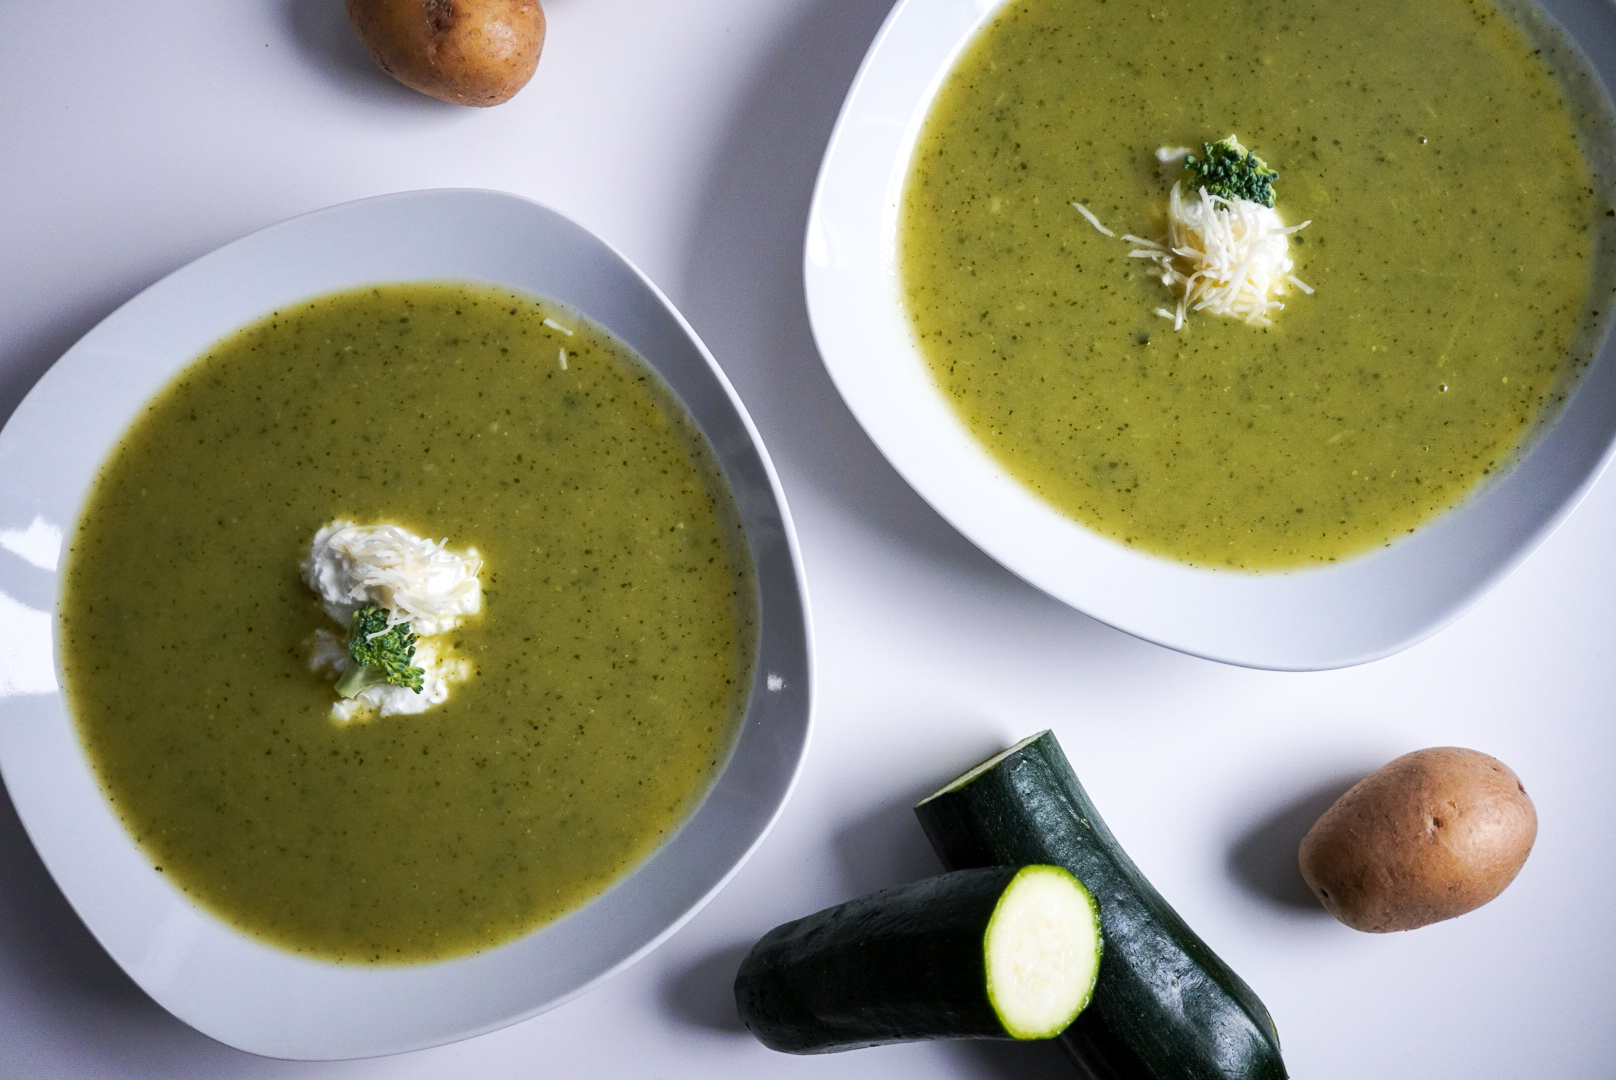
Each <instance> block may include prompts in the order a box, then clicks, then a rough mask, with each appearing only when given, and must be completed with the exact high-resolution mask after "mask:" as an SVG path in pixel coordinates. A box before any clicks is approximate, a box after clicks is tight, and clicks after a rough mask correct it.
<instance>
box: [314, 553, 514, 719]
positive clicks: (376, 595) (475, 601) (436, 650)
mask: <svg viewBox="0 0 1616 1080" xmlns="http://www.w3.org/2000/svg"><path fill="white" fill-rule="evenodd" d="M481 571H482V559H481V558H480V557H479V556H478V554H477V550H476V549H475V548H468V549H466V550H465V551H464V552H456V551H451V550H450V549H449V546H448V541H446V540H429V539H426V538H424V537H420V536H417V535H415V534H414V533H412V532H410V531H409V530H408V529H406V528H404V527H403V526H400V525H392V524H379V525H357V524H355V523H354V522H351V521H333V522H331V524H329V525H326V526H325V527H324V528H322V529H321V530H320V531H319V532H317V533H316V534H315V536H314V542H313V544H311V545H310V547H309V554H308V557H307V558H305V559H304V560H303V580H304V581H306V582H307V583H308V586H309V588H311V589H313V590H314V592H315V594H316V595H317V596H319V598H320V602H321V604H322V605H323V606H324V608H325V612H326V614H327V615H329V616H330V617H331V619H332V620H333V621H334V622H336V623H338V624H340V625H341V626H342V627H343V630H342V631H341V632H338V631H333V630H330V629H322V630H319V631H316V634H315V645H314V650H313V653H312V655H311V656H310V658H309V666H310V667H311V668H313V669H314V670H315V671H317V672H319V673H321V674H323V675H327V676H329V677H330V678H332V679H336V678H338V677H340V676H341V675H342V673H343V672H344V671H346V670H347V669H348V667H349V665H350V664H352V662H353V660H352V657H350V656H349V654H348V647H347V643H346V637H347V632H346V628H347V626H348V624H349V623H350V622H351V621H352V620H353V616H354V612H356V611H358V610H359V609H360V608H361V607H364V606H365V605H366V604H375V605H376V606H377V607H380V608H381V609H383V610H384V611H386V612H387V620H388V624H389V625H397V624H398V623H405V622H407V623H409V624H410V629H411V630H413V631H414V632H415V633H416V634H417V635H418V636H419V640H418V641H417V642H416V646H415V659H414V661H413V662H414V664H415V666H416V667H419V668H421V669H422V670H423V671H424V672H425V675H424V677H423V679H422V686H421V691H420V693H416V692H415V691H414V690H411V689H409V688H408V687H404V686H391V685H383V686H372V687H370V688H368V689H366V690H364V691H361V692H360V693H359V694H358V695H357V696H355V697H353V698H348V699H342V700H338V701H337V702H336V703H335V704H333V705H332V707H331V715H332V718H333V719H336V720H339V721H342V722H347V721H349V720H352V719H354V717H356V716H357V715H358V714H360V713H361V712H365V711H367V710H374V711H375V712H377V713H379V714H380V715H382V716H393V715H398V714H407V713H421V712H425V711H426V710H427V709H430V708H431V707H432V706H434V705H438V704H441V703H442V702H444V701H446V700H448V697H449V688H450V686H451V685H452V684H454V683H457V682H463V681H464V680H466V679H467V678H470V676H471V665H470V664H469V663H468V662H467V661H466V660H465V659H463V658H461V657H458V656H456V655H455V654H454V651H453V649H452V647H451V646H450V645H449V643H448V642H446V641H443V640H442V639H441V638H438V637H437V635H441V634H444V633H446V632H447V631H449V630H452V629H454V628H455V627H457V626H459V625H460V623H461V622H462V621H464V619H465V618H466V617H467V616H470V615H475V614H477V613H478V612H479V611H481V610H482V583H481V581H480V580H479V578H478V574H479V573H481Z"/></svg>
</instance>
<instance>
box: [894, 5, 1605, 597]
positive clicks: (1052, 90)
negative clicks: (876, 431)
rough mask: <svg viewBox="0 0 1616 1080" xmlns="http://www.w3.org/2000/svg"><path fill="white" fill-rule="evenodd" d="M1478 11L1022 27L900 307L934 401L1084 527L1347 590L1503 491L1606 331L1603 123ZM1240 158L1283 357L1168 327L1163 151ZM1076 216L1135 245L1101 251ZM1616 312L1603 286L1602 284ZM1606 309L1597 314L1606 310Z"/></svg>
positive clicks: (951, 162) (1581, 79) (1053, 15)
mask: <svg viewBox="0 0 1616 1080" xmlns="http://www.w3.org/2000/svg"><path fill="white" fill-rule="evenodd" d="M1523 20H1524V21H1522V20H1517V19H1516V18H1514V17H1512V16H1511V17H1506V16H1505V15H1504V14H1502V13H1501V12H1500V11H1499V10H1498V9H1497V8H1495V7H1493V6H1492V5H1491V4H1489V3H1487V2H1486V0H1419V2H1418V3H1413V4H1410V3H1407V2H1406V0H1250V2H1249V3H1242V4H1240V5H1239V12H1238V17H1232V16H1231V11H1230V7H1229V5H1227V4H1221V3H1206V2H1204V0H1161V2H1153V3H1116V2H1107V0H1018V2H1013V3H1011V4H1009V5H1008V6H1007V7H1006V8H1005V9H1004V11H1003V12H1002V13H1001V14H999V15H998V16H997V17H996V18H995V20H994V21H993V22H991V23H990V24H989V25H988V26H987V27H986V28H985V29H984V31H983V32H982V33H981V34H980V35H979V36H978V38H977V40H976V41H975V42H974V43H973V44H972V45H971V46H970V47H969V48H968V50H967V51H966V52H965V54H964V55H963V57H962V58H961V59H960V61H959V62H958V65H957V67H956V68H955V70H954V71H953V73H952V74H951V75H950V77H949V79H948V81H947V83H946V84H945V86H944V87H943V89H942V91H941V93H940V95H939V97H938V98H937V100H936V102H935V104H934V105H933V107H932V111H931V114H930V116H929V117H928V118H927V120H926V123H925V127H924V129H923V131H922V133H921V136H920V139H919V142H918V145H917V149H916V152H915V156H914V159H913V163H912V165H911V170H910V175H909V178H908V182H907V185H906V188H905V194H904V200H903V208H902V217H901V221H900V226H899V228H900V237H899V241H900V274H901V285H902V288H903V291H904V295H905V298H906V301H907V304H908V308H909V311H910V314H911V317H912V320H913V324H914V327H915V331H916V335H917V339H918V341H919V342H920V345H921V348H922V351H923V352H924V354H925V356H926V357H927V360H928V362H929V364H930V366H931V369H932V371H933V374H934V377H935V378H936V380H937V382H938V383H939V385H940V386H941V387H942V388H943V390H944V392H945V393H946V394H947V395H948V396H949V398H950V400H951V401H952V402H953V404H954V405H955V406H956V408H957V410H958V412H959V414H960V416H961V417H962V418H963V420H964V422H965V423H966V425H967V426H968V427H969V429H970V430H971V431H972V432H973V433H974V434H975V436H976V437H977V438H978V439H980V440H981V441H982V442H983V443H984V444H985V445H986V446H987V447H988V448H989V450H990V451H991V452H992V453H993V454H994V455H995V456H996V457H997V458H998V460H999V461H1000V462H1001V463H1002V464H1003V465H1004V466H1005V467H1006V468H1008V469H1009V470H1010V471H1011V472H1012V473H1013V474H1014V475H1015V476H1017V477H1018V478H1019V479H1020V480H1021V481H1023V482H1024V483H1026V484H1027V485H1029V486H1030V487H1032V488H1033V489H1034V490H1036V491H1037V492H1038V493H1039V494H1040V495H1042V496H1043V497H1044V498H1045V499H1047V500H1048V501H1049V502H1051V503H1053V504H1054V505H1055V506H1056V507H1058V508H1059V509H1060V510H1062V511H1063V512H1065V513H1066V514H1068V515H1070V516H1072V517H1074V518H1076V519H1077V520H1079V521H1081V522H1084V523H1086V524H1087V525H1089V526H1091V527H1092V528H1095V529H1097V530H1099V531H1101V532H1103V533H1105V534H1108V535H1110V536H1112V537H1114V538H1115V539H1117V540H1120V541H1122V542H1124V543H1127V544H1130V545H1134V546H1137V547H1138V548H1140V549H1143V550H1146V551H1149V552H1153V553H1157V554H1161V555H1166V556H1170V557H1172V558H1176V559H1180V560H1184V561H1188V562H1191V563H1196V564H1201V565H1205V566H1214V567H1236V568H1244V569H1253V570H1256V569H1271V568H1283V567H1296V566H1302V565H1308V564H1315V563H1319V562H1328V561H1334V560H1337V559H1340V558H1343V557H1347V556H1350V555H1353V554H1356V553H1359V552H1362V551H1365V550H1367V549H1369V548H1372V547H1374V546H1377V545H1383V544H1386V543H1388V542H1390V541H1392V540H1394V539H1396V538H1397V537H1399V536H1401V535H1403V534H1405V533H1407V532H1410V531H1412V530H1413V529H1414V528H1416V527H1417V526H1418V525H1420V524H1421V523H1422V522H1424V521H1426V520H1428V519H1429V518H1431V517H1432V516H1434V515H1435V514H1437V513H1439V512H1441V511H1442V510H1445V509H1447V508H1449V507H1451V506H1453V505H1455V504H1456V503H1457V502H1458V501H1460V500H1461V499H1463V498H1464V497H1465V496H1466V495H1467V494H1469V493H1470V492H1471V491H1472V490H1474V489H1475V488H1476V487H1477V485H1478V484H1479V483H1481V482H1482V480H1483V478H1484V477H1486V476H1487V475H1488V474H1490V473H1491V472H1493V471H1495V470H1497V469H1499V468H1500V467H1501V466H1504V465H1506V464H1507V463H1508V462H1509V461H1510V460H1511V458H1512V456H1513V455H1514V454H1515V452H1516V451H1517V450H1518V448H1519V447H1520V446H1521V445H1522V443H1523V440H1525V439H1526V438H1528V437H1529V435H1530V434H1531V432H1532V430H1533V429H1534V427H1535V426H1536V425H1537V424H1538V423H1539V422H1540V421H1541V419H1542V418H1543V417H1544V416H1545V415H1547V414H1548V413H1549V412H1550V411H1551V410H1552V408H1553V407H1554V406H1555V405H1556V404H1557V403H1558V402H1560V401H1561V400H1562V399H1563V398H1564V396H1565V394H1566V393H1567V392H1568V386H1569V383H1570V380H1571V378H1572V377H1573V376H1574V374H1575V372H1576V370H1577V369H1578V368H1580V367H1581V366H1583V365H1584V364H1585V363H1586V361H1587V360H1588V358H1589V357H1590V356H1591V354H1592V351H1593V346H1594V344H1595V343H1596V342H1597V340H1598V327H1599V326H1601V325H1603V322H1604V319H1603V316H1602V313H1601V312H1600V311H1599V310H1597V309H1598V307H1599V306H1600V305H1599V304H1597V303H1593V302H1591V301H1590V296H1591V295H1594V296H1599V297H1603V296H1604V295H1605V294H1607V293H1608V292H1609V285H1610V282H1609V280H1608V278H1609V277H1610V275H1609V273H1608V271H1606V270H1600V271H1598V273H1597V274H1596V271H1595V263H1596V261H1598V260H1597V259H1596V236H1598V235H1599V234H1600V233H1604V234H1606V235H1607V238H1608V233H1609V231H1610V230H1609V219H1608V218H1607V214H1608V212H1609V211H1610V209H1611V205H1612V199H1611V192H1610V191H1609V189H1608V187H1607V184H1608V180H1606V179H1601V178H1596V176H1595V175H1594V174H1593V172H1592V170H1591V168H1590V165H1589V163H1588V158H1587V156H1585V153H1584V150H1585V148H1587V147H1588V146H1589V145H1590V143H1599V144H1600V145H1601V146H1603V147H1605V148H1607V149H1608V144H1609V136H1608V126H1609V120H1608V109H1607V107H1606V106H1605V104H1604V102H1603V98H1602V94H1601V93H1600V91H1598V89H1597V88H1596V85H1595V84H1594V83H1593V81H1592V76H1591V75H1589V74H1588V73H1587V71H1586V70H1585V66H1584V65H1583V63H1582V61H1580V59H1578V58H1576V57H1574V56H1573V55H1572V54H1571V52H1570V51H1569V48H1568V47H1566V46H1565V45H1564V44H1563V42H1562V41H1561V40H1560V39H1559V38H1558V36H1557V34H1556V32H1554V31H1552V30H1550V29H1549V28H1547V27H1545V26H1543V25H1542V24H1541V19H1540V18H1535V17H1528V16H1523ZM1231 133H1234V134H1236V135H1238V136H1239V138H1240V141H1241V142H1243V143H1244V144H1245V145H1247V146H1249V147H1251V148H1252V150H1253V151H1255V152H1256V153H1258V154H1259V155H1261V156H1262V157H1263V158H1265V159H1266V160H1267V161H1268V162H1269V163H1271V164H1272V165H1273V166H1274V167H1275V168H1277V169H1278V170H1279V172H1280V179H1279V181H1278V182H1277V183H1276V185H1275V189H1276V191H1277V193H1278V209H1279V210H1280V212H1281V213H1282V214H1283V215H1284V216H1285V219H1286V221H1287V222H1289V223H1290V224H1299V223H1301V222H1303V221H1307V220H1309V219H1311V221H1312V224H1311V225H1310V226H1308V227H1307V228H1306V229H1305V230H1303V231H1302V232H1300V233H1299V234H1297V235H1296V236H1295V237H1294V238H1293V241H1292V253H1293V255H1294V257H1295V260H1296V274H1297V276H1298V277H1300V278H1301V279H1302V280H1304V281H1305V282H1307V283H1308V284H1309V285H1311V286H1313V287H1315V288H1316V289H1317V292H1316V294H1315V295H1312V296H1304V295H1302V294H1300V293H1299V292H1296V291H1294V290H1293V291H1292V293H1291V294H1290V296H1289V297H1287V307H1286V309H1285V310H1284V311H1283V312H1280V313H1279V314H1278V315H1277V316H1276V318H1275V319H1274V322H1273V325H1272V326H1270V327H1267V328H1261V327H1254V326H1250V325H1247V324H1245V323H1243V322H1239V321H1236V320H1233V319H1229V318H1224V317H1218V316H1213V315H1209V314H1204V313H1203V314H1196V315H1192V316H1191V317H1190V319H1189V321H1188V323H1187V324H1186V325H1185V327H1184V328H1183V329H1182V330H1180V331H1177V332H1175V331H1174V330H1173V326H1172V323H1171V322H1170V321H1169V320H1165V319H1163V318H1162V317H1161V316H1160V315H1158V314H1156V313H1155V310H1156V309H1157V308H1162V307H1167V308H1171V307H1172V306H1173V302H1174V297H1173V295H1172V294H1171V293H1169V292H1168V290H1167V289H1166V288H1165V287H1164V286H1163V285H1162V283H1161V281H1160V277H1159V272H1158V273H1153V272H1152V271H1153V267H1152V264H1150V263H1148V262H1147V261H1146V260H1143V259H1137V258H1130V257H1129V252H1130V250H1132V249H1133V247H1134V245H1132V244H1129V243H1127V242H1126V241H1124V240H1123V239H1121V236H1122V234H1127V233H1133V234H1136V235H1139V236H1145V237H1159V236H1161V235H1163V234H1164V232H1165V207H1166V194H1167V189H1168V186H1169V184H1170V178H1168V179H1164V174H1163V172H1162V169H1161V166H1160V165H1159V163H1158V161H1157V159H1156V157H1155V151H1156V150H1157V148H1158V147H1178V146H1187V147H1192V148H1194V149H1195V151H1196V152H1197V153H1199V152H1200V147H1201V144H1202V143H1203V142H1210V141H1216V140H1218V139H1221V138H1223V137H1225V136H1227V135H1229V134H1231ZM1074 202H1078V203H1081V204H1083V205H1084V206H1086V207H1087V208H1088V209H1089V210H1091V211H1092V212H1093V213H1094V214H1095V215H1096V216H1097V217H1098V219H1099V221H1100V222H1101V223H1102V224H1104V225H1106V226H1107V227H1109V228H1110V229H1112V230H1113V231H1114V232H1116V233H1117V234H1118V236H1117V237H1107V236H1104V235H1102V234H1101V233H1100V232H1099V231H1098V230H1096V229H1095V228H1094V227H1093V226H1091V225H1090V224H1089V222H1088V221H1086V220H1085V219H1084V218H1083V217H1082V216H1081V215H1080V214H1079V213H1078V212H1077V211H1076V210H1075V209H1074V208H1073V206H1072V204H1073V203H1074ZM1596 276H1598V277H1599V278H1600V284H1598V285H1597V286H1596V285H1595V283H1594V279H1595V277H1596ZM1591 290H1593V291H1592V292H1591Z"/></svg>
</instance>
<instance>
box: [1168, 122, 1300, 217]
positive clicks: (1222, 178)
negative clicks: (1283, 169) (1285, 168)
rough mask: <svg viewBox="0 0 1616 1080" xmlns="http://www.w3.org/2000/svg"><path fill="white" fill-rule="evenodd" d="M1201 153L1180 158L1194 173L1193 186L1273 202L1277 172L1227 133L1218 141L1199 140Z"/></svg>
mask: <svg viewBox="0 0 1616 1080" xmlns="http://www.w3.org/2000/svg"><path fill="white" fill-rule="evenodd" d="M1201 146H1202V148H1203V150H1204V151H1205V155H1204V156H1203V157H1202V158H1201V159H1200V160H1199V161H1197V160H1196V159H1195V158H1193V157H1189V158H1185V159H1184V168H1186V169H1188V170H1189V171H1190V172H1192V173H1194V174H1195V181H1196V184H1195V186H1196V187H1204V188H1206V190H1207V191H1208V192H1209V193H1211V194H1213V195H1216V196H1217V197H1218V198H1220V199H1249V200H1250V201H1251V202H1254V203H1260V204H1262V205H1263V206H1267V207H1272V206H1273V205H1274V181H1275V180H1278V179H1279V174H1278V173H1277V172H1275V171H1274V170H1273V169H1270V168H1269V167H1268V163H1267V162H1265V161H1263V159H1262V158H1260V157H1258V156H1257V155H1256V154H1253V153H1252V152H1251V151H1250V150H1247V149H1246V148H1245V147H1244V146H1241V145H1240V140H1239V139H1236V138H1235V137H1234V136H1233V135H1230V136H1229V137H1228V138H1227V139H1224V140H1223V141H1222V142H1216V143H1202V144H1201Z"/></svg>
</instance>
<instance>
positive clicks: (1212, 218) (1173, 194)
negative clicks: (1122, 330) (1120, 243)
mask: <svg viewBox="0 0 1616 1080" xmlns="http://www.w3.org/2000/svg"><path fill="white" fill-rule="evenodd" d="M1311 224H1312V222H1311V221H1304V222H1302V223H1301V224H1300V225H1286V224H1285V220H1284V219H1283V218H1281V217H1280V216H1279V211H1277V210H1275V209H1274V208H1273V207H1271V206H1264V205H1262V204H1261V203H1258V202H1252V201H1251V200H1249V199H1225V198H1222V197H1221V196H1218V195H1213V194H1211V193H1210V192H1208V191H1207V190H1206V188H1204V187H1203V188H1198V189H1196V190H1195V192H1194V193H1192V194H1188V195H1186V194H1185V191H1184V185H1183V184H1182V183H1175V184H1174V185H1173V187H1172V190H1171V191H1170V192H1169V193H1168V197H1167V236H1166V237H1165V238H1163V239H1161V240H1146V239H1144V238H1143V237H1138V236H1131V235H1130V236H1124V237H1123V239H1124V240H1126V241H1128V242H1129V243H1130V244H1134V245H1136V247H1135V249H1134V250H1133V251H1130V252H1129V253H1128V254H1129V255H1131V256H1133V257H1134V258H1138V259H1150V260H1151V261H1153V262H1154V263H1156V265H1157V267H1159V268H1160V270H1161V280H1162V284H1163V285H1166V286H1167V287H1168V288H1169V289H1171V290H1173V292H1174V293H1176V294H1177V296H1178V307H1177V309H1176V310H1174V311H1167V310H1166V309H1161V308H1158V309H1157V313H1158V314H1160V315H1163V316H1166V317H1167V318H1170V319H1172V320H1173V329H1175V330H1177V329H1180V328H1181V327H1183V325H1184V317H1185V315H1186V314H1187V313H1188V312H1190V311H1210V312H1211V313H1212V314H1214V315H1229V316H1232V317H1234V318H1238V319H1243V320H1245V321H1246V322H1247V323H1250V324H1251V325H1253V326H1267V325H1269V324H1270V323H1271V322H1272V321H1273V316H1274V314H1275V313H1277V312H1279V311H1280V310H1282V309H1283V308H1284V307H1285V304H1284V302H1283V301H1282V300H1281V299H1280V298H1281V297H1283V296H1284V295H1285V294H1286V293H1287V292H1288V291H1289V289H1290V287H1291V286H1295V287H1296V288H1298V289H1300V290H1302V291H1303V292H1305V293H1312V292H1313V289H1312V288H1311V287H1310V286H1309V285H1307V284H1306V283H1305V282H1303V281H1302V280H1301V279H1300V278H1298V277H1297V276H1296V275H1295V274H1293V273H1292V270H1294V269H1295V267H1296V263H1295V261H1294V260H1293V259H1292V258H1291V256H1290V238H1291V235H1292V234H1293V233H1296V232H1299V231H1301V230H1302V229H1305V228H1307V227H1308V226H1309V225H1311Z"/></svg>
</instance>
